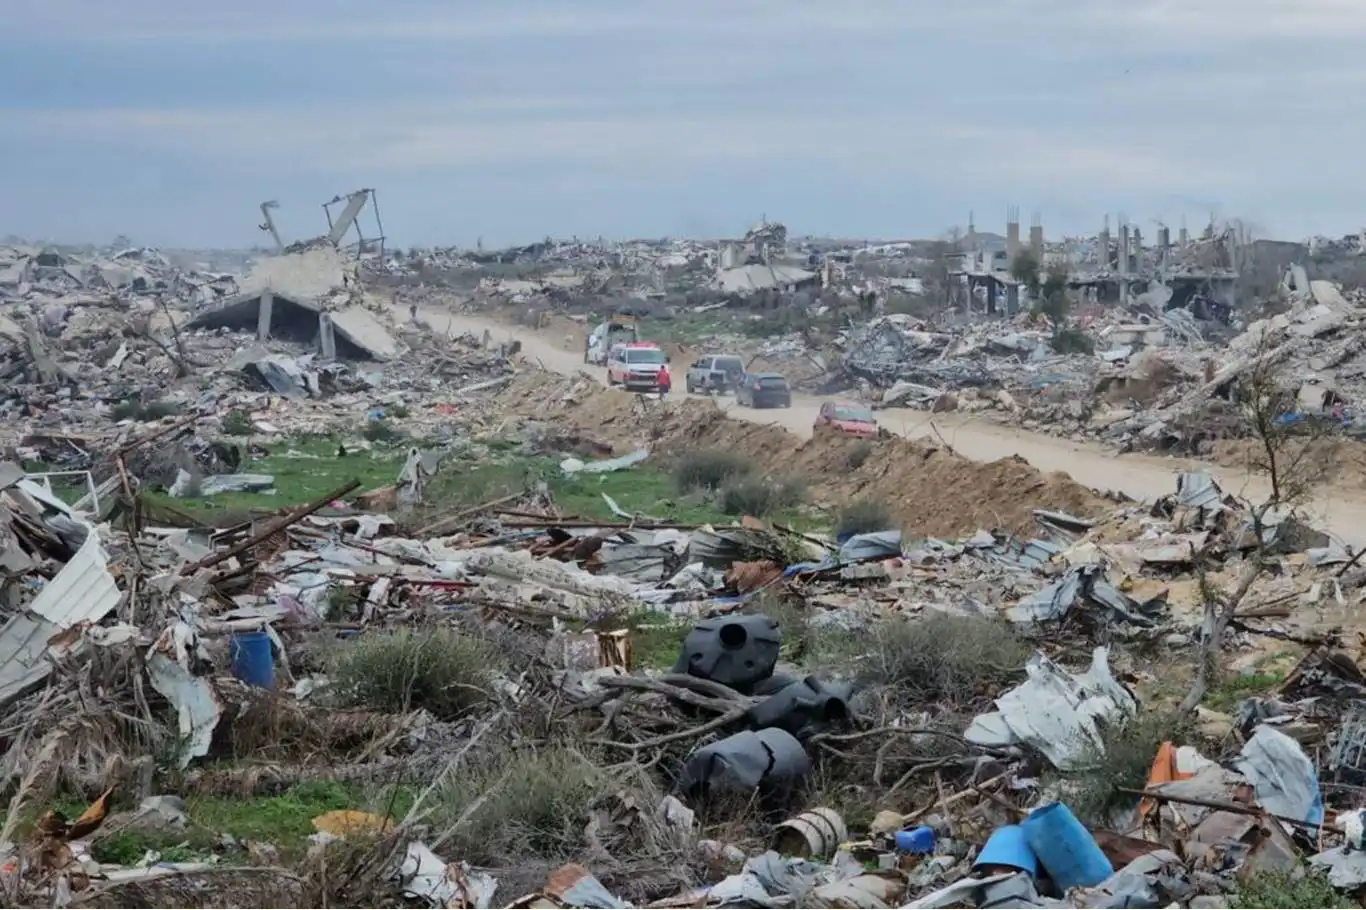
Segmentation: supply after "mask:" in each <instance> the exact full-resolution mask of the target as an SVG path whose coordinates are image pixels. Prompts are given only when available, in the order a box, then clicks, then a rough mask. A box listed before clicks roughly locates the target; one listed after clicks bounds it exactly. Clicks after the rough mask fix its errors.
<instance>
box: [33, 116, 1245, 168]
mask: <svg viewBox="0 0 1366 910" xmlns="http://www.w3.org/2000/svg"><path fill="white" fill-rule="evenodd" d="M509 109H511V110H515V111H519V112H521V113H523V114H524V116H523V117H522V118H520V119H513V120H508V119H499V120H493V121H490V120H486V119H482V118H483V116H484V115H485V114H487V113H489V112H491V111H497V112H498V113H499V114H500V115H506V114H507V113H508V111H509ZM6 119H7V120H9V121H11V123H12V126H13V127H14V128H16V129H17V130H19V131H22V132H27V133H28V134H30V135H46V136H49V137H57V136H66V137H69V138H71V139H76V138H78V137H81V136H87V137H88V136H93V135H98V136H101V137H103V138H104V139H105V140H115V139H117V140H119V141H122V142H124V143H127V144H129V145H134V146H144V147H145V146H147V145H154V146H161V147H172V148H174V149H176V150H177V151H178V152H181V153H184V154H190V155H194V156H196V157H198V158H200V159H201V160H203V161H205V162H209V163H212V164H215V165H236V166H238V167H263V166H274V167H276V168H278V169H280V170H281V171H283V170H285V169H286V168H287V167H288V165H289V163H292V164H293V165H294V166H295V167H297V168H300V169H304V170H331V171H334V172H370V173H394V172H402V171H428V172H430V171H443V170H458V169H465V168H481V167H483V168H489V167H496V168H501V169H508V168H539V169H547V170H553V169H554V168H556V167H561V166H573V167H582V166H588V167H592V168H596V169H599V170H601V171H603V172H608V173H616V174H625V173H632V174H635V175H639V176H648V175H651V174H656V175H659V174H663V173H665V172H667V171H668V170H669V169H671V168H680V167H682V168H688V167H716V168H734V167H737V166H743V165H762V164H765V163H770V162H783V163H785V164H788V165H792V164H796V163H806V164H810V165H817V166H826V167H832V168H839V169H842V170H858V169H864V170H867V171H869V172H870V173H875V174H881V175H885V176H886V177H887V178H888V179H889V180H890V179H897V178H904V177H905V176H907V175H913V174H915V175H918V174H923V173H925V171H926V165H925V162H926V161H933V162H935V168H936V170H937V171H938V172H939V173H940V174H941V175H943V176H945V177H957V178H962V179H975V180H977V181H978V182H980V183H995V184H998V185H999V184H1000V183H1001V182H1004V181H1010V180H1016V179H1023V180H1040V179H1044V180H1047V179H1056V178H1059V177H1061V176H1064V175H1065V176H1067V177H1068V178H1069V179H1071V180H1075V181H1085V180H1104V181H1105V182H1106V183H1107V184H1108V185H1109V186H1111V187H1113V188H1116V189H1123V190H1163V189H1171V188H1176V189H1180V188H1183V187H1184V188H1192V187H1208V186H1210V184H1211V183H1212V182H1213V183H1218V182H1225V183H1227V182H1228V180H1229V177H1230V175H1229V173H1228V171H1227V170H1226V169H1224V168H1220V169H1201V168H1191V167H1189V166H1187V167H1178V166H1177V163H1176V162H1175V161H1173V160H1171V159H1168V158H1165V157H1164V156H1163V155H1162V154H1161V153H1160V152H1158V151H1157V150H1154V149H1133V148H1126V147H1124V146H1123V145H1122V144H1121V145H1116V144H1112V143H1108V142H1104V141H1097V142H1095V143H1089V142H1087V141H1085V140H1084V139H1073V138H1071V137H1068V136H1066V135H1059V134H1053V133H1050V132H1049V131H1047V130H1043V131H1041V130H1033V129H1028V128H1011V127H987V126H983V125H981V124H974V123H971V122H959V123H955V122H949V121H942V120H939V121H935V122H929V123H919V122H913V121H908V120H905V119H901V118H883V119H875V118H870V117H867V116H864V115H861V114H852V115H841V114H839V113H838V112H835V113H834V114H831V115H825V114H823V115H822V116H821V117H820V118H819V119H813V118H812V117H810V116H797V115H777V116H774V115H764V114H762V113H758V114H753V115H747V114H745V113H744V112H741V113H740V115H736V114H732V113H729V112H719V113H717V114H714V115H710V116H703V115H692V116H675V115H671V114H669V113H667V112H657V113H653V114H650V115H644V116H641V115H636V116H630V117H621V116H615V117H614V116H611V115H608V114H605V113H603V112H599V111H588V112H586V113H584V112H580V111H578V110H577V109H576V102H575V101H574V100H573V99H558V100H557V99H554V98H523V99H514V100H509V99H499V100H497V101H496V102H485V103H481V102H477V101H471V102H464V103H452V104H450V105H448V106H445V107H433V106H430V105H419V106H400V105H386V106H383V107H380V108H356V107H353V106H350V105H339V106H336V107H333V108H331V109H326V108H324V109H319V108H317V107H316V106H315V107H311V108H309V109H295V108H288V107H282V108H275V109H251V110H233V109H218V110H202V111H196V110H155V109H146V110H137V109H133V110H120V109H96V110H85V111H63V112H37V113H32V114H23V115H11V116H9V117H7V118H6ZM815 140H818V141H815ZM988 172H989V173H988Z"/></svg>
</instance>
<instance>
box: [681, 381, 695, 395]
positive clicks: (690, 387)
mask: <svg viewBox="0 0 1366 910" xmlns="http://www.w3.org/2000/svg"><path fill="white" fill-rule="evenodd" d="M683 388H684V389H685V390H686V391H687V393H688V394H689V395H691V394H692V393H693V392H694V391H696V390H695V389H694V388H693V384H692V380H691V379H689V380H688V381H686V382H684V383H683Z"/></svg>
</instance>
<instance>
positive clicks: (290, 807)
mask: <svg viewBox="0 0 1366 910" xmlns="http://www.w3.org/2000/svg"><path fill="white" fill-rule="evenodd" d="M413 801H414V795H413V792H412V791H410V790H408V789H406V788H394V787H388V788H376V789H374V790H373V791H365V790H361V789H360V788H356V787H348V786H346V785H344V784H341V783H338V782H336V781H312V782H308V783H301V784H296V785H295V786H293V787H290V788H289V789H288V790H286V791H284V792H283V793H281V794H279V795H278V796H257V797H237V796H194V795H191V796H188V797H186V799H185V814H186V815H187V816H188V817H189V823H188V824H186V825H185V826H183V827H178V828H168V827H157V826H155V824H154V823H148V824H146V825H142V824H139V823H133V824H129V825H126V826H120V824H119V819H118V814H117V813H114V814H111V816H110V820H109V822H107V823H106V826H105V827H104V828H102V829H100V830H99V831H97V832H96V835H95V837H94V838H93V843H92V846H91V852H92V855H93V856H94V858H95V859H96V860H99V861H100V862H104V863H118V864H121V865H133V864H135V863H138V862H139V861H141V860H142V858H143V856H145V855H146V854H147V853H148V851H151V852H154V853H157V854H158V855H159V856H160V857H161V859H162V860H164V861H167V862H191V861H195V860H199V859H203V858H205V857H208V856H212V855H214V854H222V853H224V847H225V844H224V838H223V835H225V834H226V835H230V836H231V837H232V839H233V840H235V841H237V842H238V844H239V845H240V844H243V843H245V842H246V841H252V842H256V843H268V844H271V845H273V846H274V847H275V848H276V849H277V850H279V851H280V854H281V856H282V857H284V858H294V857H298V856H302V855H303V853H304V852H305V851H306V850H307V849H308V846H309V841H308V838H309V837H310V836H311V835H312V834H313V833H314V832H315V831H316V829H315V828H314V827H313V819H314V818H316V817H317V816H319V815H322V814H323V813H325V812H331V811H333V810H337V809H356V810H362V811H368V812H373V813H375V814H377V815H380V816H384V817H387V818H390V819H393V820H395V821H397V820H401V819H402V818H403V816H404V815H406V814H407V812H408V810H409V809H410V808H411V807H412V805H413ZM59 804H60V807H61V809H62V811H63V812H64V813H65V814H66V815H67V817H68V818H75V817H76V816H77V815H79V814H80V812H81V810H82V809H83V808H84V806H82V805H78V804H77V803H76V802H75V801H72V800H63V801H59ZM224 859H225V860H226V861H228V862H233V861H246V857H245V854H239V853H231V852H229V853H228V854H227V855H226V856H225V857H224Z"/></svg>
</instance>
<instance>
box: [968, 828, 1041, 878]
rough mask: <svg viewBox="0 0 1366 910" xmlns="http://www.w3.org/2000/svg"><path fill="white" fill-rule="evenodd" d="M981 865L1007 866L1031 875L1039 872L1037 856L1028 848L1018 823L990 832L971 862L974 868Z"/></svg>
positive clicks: (1027, 842)
mask: <svg viewBox="0 0 1366 910" xmlns="http://www.w3.org/2000/svg"><path fill="white" fill-rule="evenodd" d="M982 866H1007V867H1009V868H1011V869H1019V870H1021V871H1022V872H1028V873H1029V874H1030V875H1031V876H1035V875H1038V874H1039V858H1038V857H1037V856H1035V855H1034V851H1033V850H1031V849H1029V841H1028V840H1027V839H1026V838H1025V833H1024V829H1023V828H1021V827H1020V826H1019V825H1002V826H1001V827H999V828H997V829H996V830H995V831H993V832H991V837H988V838H987V842H986V844H985V845H983V847H982V852H981V853H978V854H977V859H976V860H974V861H973V864H972V868H973V869H974V870H975V869H978V868H980V867H982Z"/></svg>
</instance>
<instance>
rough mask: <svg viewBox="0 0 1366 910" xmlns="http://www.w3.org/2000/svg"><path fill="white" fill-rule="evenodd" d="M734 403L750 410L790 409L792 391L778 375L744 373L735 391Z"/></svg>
mask: <svg viewBox="0 0 1366 910" xmlns="http://www.w3.org/2000/svg"><path fill="white" fill-rule="evenodd" d="M735 403H736V404H744V405H749V406H750V407H751V408H790V407H792V389H791V388H790V387H789V386H788V384H787V380H786V379H784V378H783V377H782V376H781V375H780V374H778V373H746V374H745V375H744V378H743V379H741V380H740V385H739V386H737V387H736V389H735Z"/></svg>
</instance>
